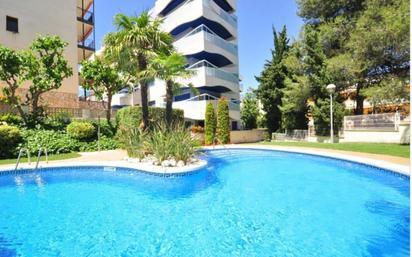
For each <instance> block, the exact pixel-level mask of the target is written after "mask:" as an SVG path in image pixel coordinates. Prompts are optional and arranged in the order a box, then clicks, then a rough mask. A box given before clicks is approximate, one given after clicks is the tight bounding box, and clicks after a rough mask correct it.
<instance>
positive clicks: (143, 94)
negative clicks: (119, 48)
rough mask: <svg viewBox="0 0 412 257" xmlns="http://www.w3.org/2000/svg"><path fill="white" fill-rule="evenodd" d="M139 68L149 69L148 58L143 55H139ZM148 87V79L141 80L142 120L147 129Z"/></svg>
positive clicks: (141, 69) (142, 69) (144, 127)
mask: <svg viewBox="0 0 412 257" xmlns="http://www.w3.org/2000/svg"><path fill="white" fill-rule="evenodd" d="M139 69H140V71H145V70H147V61H146V58H145V57H144V56H142V55H140V56H139ZM147 89H148V83H147V79H146V78H144V79H143V80H142V81H141V82H140V95H141V98H142V99H141V100H142V122H143V124H142V125H143V126H142V128H143V129H147V128H148V126H149V104H148V97H147Z"/></svg>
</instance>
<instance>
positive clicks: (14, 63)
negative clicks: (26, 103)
mask: <svg viewBox="0 0 412 257" xmlns="http://www.w3.org/2000/svg"><path fill="white" fill-rule="evenodd" d="M27 62H28V53H27V52H19V51H15V50H12V49H9V48H7V47H4V46H2V45H0V80H1V81H4V82H5V83H6V86H5V87H3V88H2V92H3V94H4V99H5V102H6V103H7V104H9V105H10V106H11V107H13V108H15V109H16V110H17V111H18V112H19V114H20V116H21V117H22V118H25V117H26V116H25V113H24V111H23V108H22V105H21V100H20V97H19V96H18V94H17V89H18V88H19V87H20V86H21V84H22V83H23V82H24V81H25V80H26V79H27V75H28V67H27ZM24 122H25V123H27V121H26V120H24Z"/></svg>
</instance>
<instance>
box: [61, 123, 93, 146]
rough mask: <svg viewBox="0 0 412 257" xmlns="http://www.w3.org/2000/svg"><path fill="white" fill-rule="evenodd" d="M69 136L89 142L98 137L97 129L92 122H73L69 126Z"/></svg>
mask: <svg viewBox="0 0 412 257" xmlns="http://www.w3.org/2000/svg"><path fill="white" fill-rule="evenodd" d="M67 135H68V136H69V137H71V138H74V139H77V140H80V141H88V140H91V139H93V138H94V137H95V136H96V128H95V127H94V126H93V124H91V123H90V122H85V121H73V122H72V123H70V124H69V125H68V126H67Z"/></svg>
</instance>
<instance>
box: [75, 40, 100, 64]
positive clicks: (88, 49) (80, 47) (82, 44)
mask: <svg viewBox="0 0 412 257" xmlns="http://www.w3.org/2000/svg"><path fill="white" fill-rule="evenodd" d="M95 49H96V46H95V42H94V37H93V36H90V37H88V38H86V39H85V40H80V41H78V42H77V57H78V60H79V63H80V62H81V61H83V60H86V59H89V57H90V56H91V55H92V54H93V53H94V52H95Z"/></svg>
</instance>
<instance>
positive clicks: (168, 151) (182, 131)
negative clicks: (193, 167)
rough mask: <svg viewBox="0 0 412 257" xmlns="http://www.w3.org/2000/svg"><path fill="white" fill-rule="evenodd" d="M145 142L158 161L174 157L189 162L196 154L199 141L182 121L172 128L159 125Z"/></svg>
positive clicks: (147, 148) (146, 147)
mask: <svg viewBox="0 0 412 257" xmlns="http://www.w3.org/2000/svg"><path fill="white" fill-rule="evenodd" d="M144 144H145V149H146V150H147V151H148V152H149V153H151V154H152V155H153V156H154V158H155V159H156V160H157V162H158V163H162V162H163V161H165V160H169V159H174V160H175V161H183V162H184V163H185V164H187V162H188V161H189V160H190V159H191V158H193V156H194V155H195V152H196V146H198V145H199V142H198V140H196V139H194V138H193V137H192V136H191V134H190V130H189V129H187V128H186V127H185V126H184V125H182V124H181V123H180V124H174V125H173V126H172V128H170V129H168V128H167V126H166V125H164V124H161V125H158V126H157V127H156V128H154V129H153V130H152V131H151V132H150V134H149V136H148V137H147V140H146V141H145V143H144Z"/></svg>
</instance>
